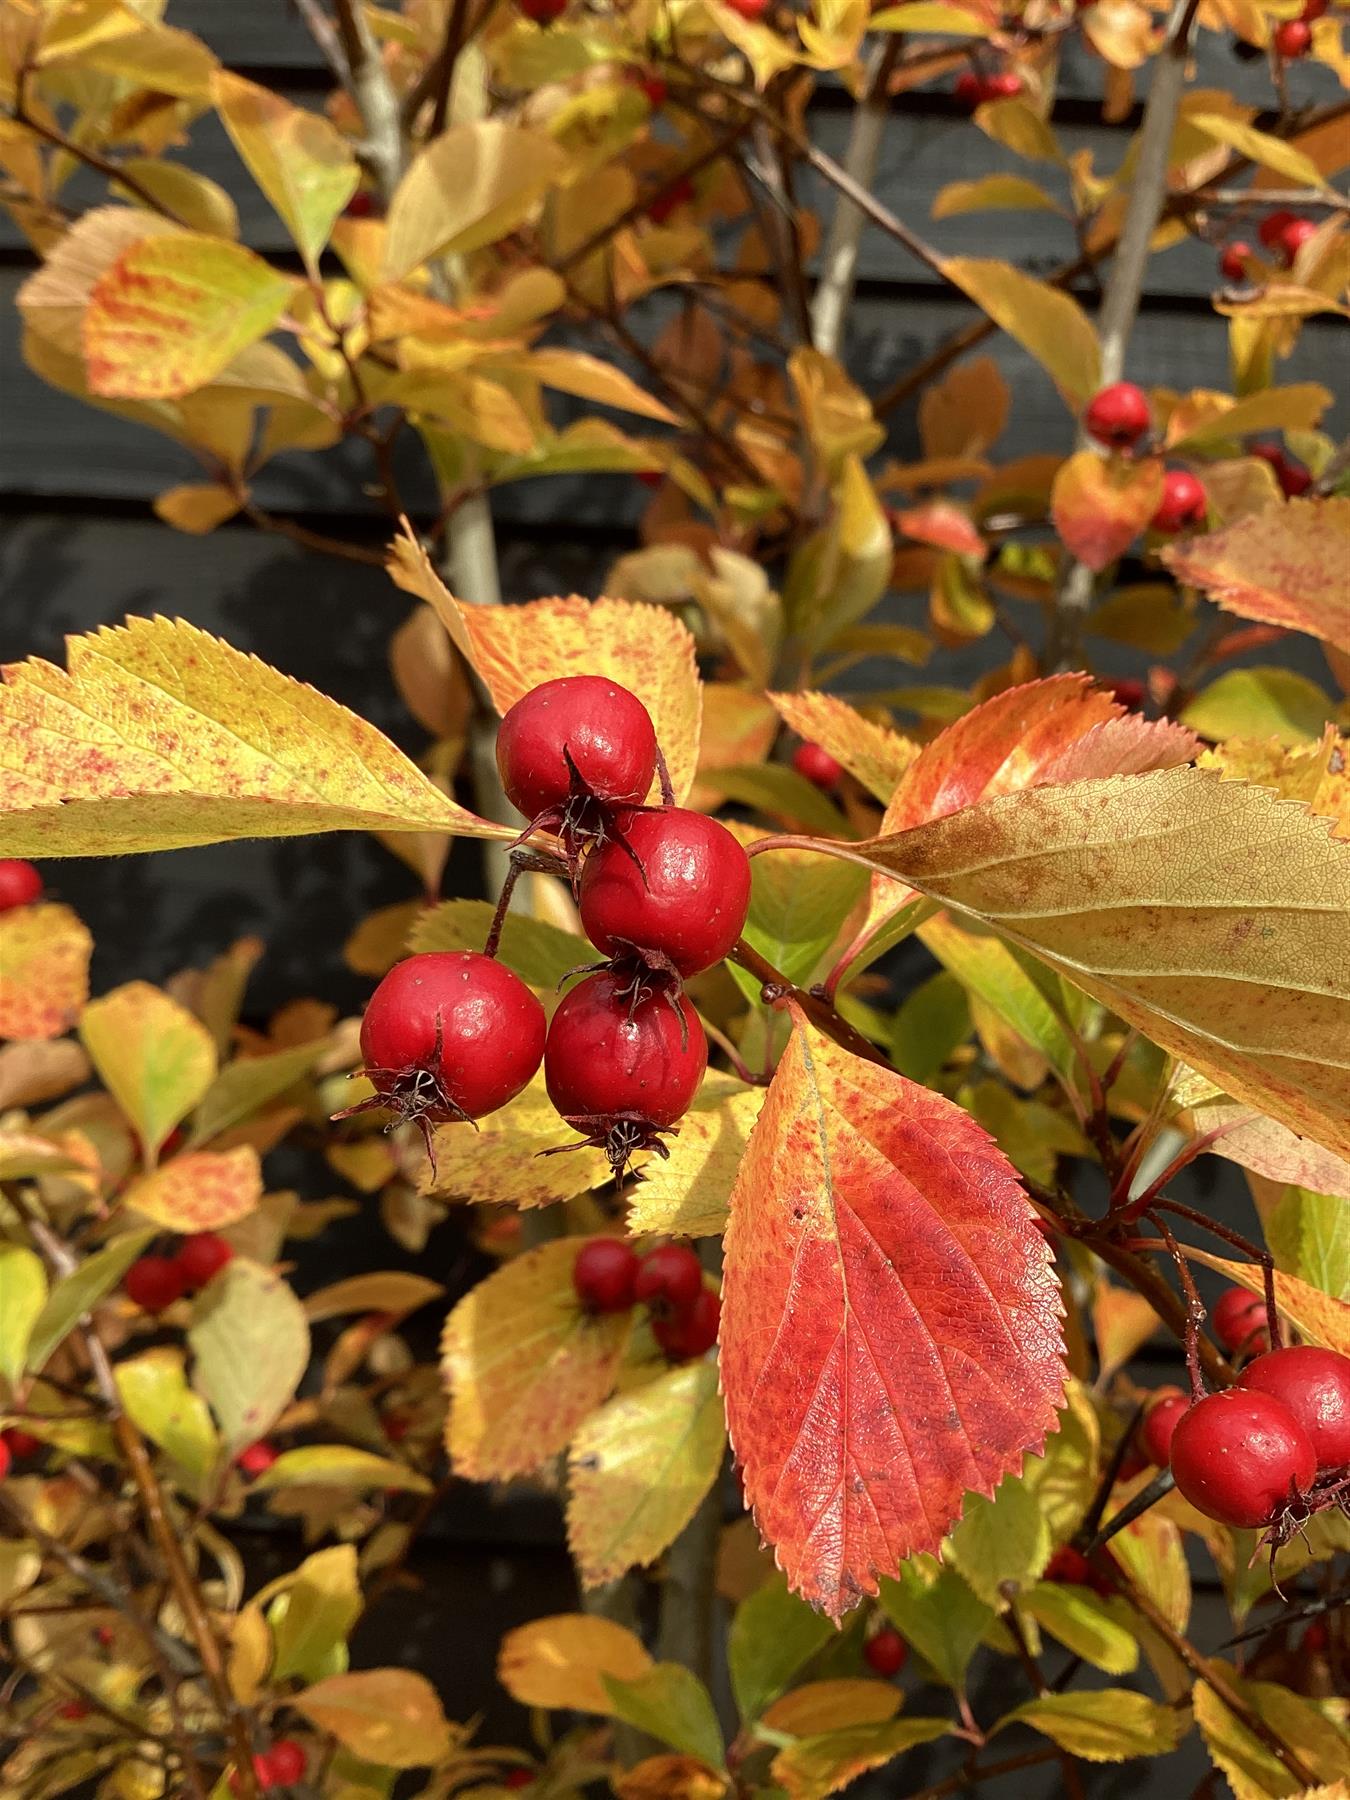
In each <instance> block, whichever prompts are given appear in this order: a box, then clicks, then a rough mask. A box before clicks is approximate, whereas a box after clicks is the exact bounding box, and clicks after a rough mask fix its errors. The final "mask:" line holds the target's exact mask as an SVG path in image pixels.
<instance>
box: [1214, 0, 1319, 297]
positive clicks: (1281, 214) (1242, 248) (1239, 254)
mask: <svg viewBox="0 0 1350 1800" xmlns="http://www.w3.org/2000/svg"><path fill="white" fill-rule="evenodd" d="M1293 22H1294V23H1297V21H1293ZM1256 235H1257V236H1258V237H1259V238H1260V240H1261V242H1262V244H1263V245H1264V246H1265V248H1266V249H1267V250H1268V251H1269V252H1270V254H1271V256H1272V257H1274V259H1275V261H1276V262H1277V263H1278V264H1279V265H1280V267H1281V268H1284V269H1290V268H1292V267H1293V265H1294V259H1295V258H1296V257H1297V255H1298V253H1299V251H1300V250H1301V249H1302V248H1303V246H1304V245H1305V244H1306V243H1307V242H1308V240H1309V239H1310V238H1314V237H1316V236H1317V225H1316V223H1315V221H1314V220H1312V219H1301V218H1300V217H1299V216H1298V214H1297V213H1292V212H1290V211H1288V209H1287V208H1284V207H1281V208H1279V209H1278V210H1277V211H1275V212H1269V213H1267V214H1266V216H1265V218H1264V219H1262V221H1261V223H1260V224H1259V225H1258V226H1257V228H1256ZM1255 255H1256V252H1255V251H1254V250H1253V249H1252V247H1251V245H1250V244H1249V243H1247V242H1246V241H1245V239H1242V238H1238V239H1237V240H1235V241H1234V242H1233V243H1231V244H1225V245H1224V247H1223V249H1222V251H1221V252H1220V254H1219V273H1220V274H1221V275H1222V276H1223V278H1224V280H1225V281H1246V279H1247V265H1248V263H1249V262H1250V261H1251V259H1252V258H1253V257H1254V256H1255Z"/></svg>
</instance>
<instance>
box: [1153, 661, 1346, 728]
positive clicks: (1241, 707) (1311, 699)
mask: <svg viewBox="0 0 1350 1800" xmlns="http://www.w3.org/2000/svg"><path fill="white" fill-rule="evenodd" d="M1331 713H1332V705H1331V700H1330V698H1329V697H1328V695H1327V694H1326V692H1325V690H1324V689H1322V688H1320V687H1318V685H1317V683H1316V682H1315V681H1309V680H1308V678H1307V676H1306V675H1300V674H1298V673H1297V672H1296V671H1295V670H1293V669H1284V668H1281V667H1279V665H1278V664H1273V663H1272V664H1266V665H1264V666H1261V667H1258V668H1253V669H1228V670H1225V672H1224V673H1223V674H1222V675H1220V676H1218V678H1217V679H1216V680H1214V681H1211V682H1210V684H1209V686H1208V687H1207V688H1204V689H1202V690H1201V692H1200V693H1198V694H1197V695H1196V696H1195V698H1194V700H1191V701H1189V702H1188V704H1187V705H1186V706H1185V707H1184V708H1183V709H1182V711H1181V714H1180V721H1181V723H1182V724H1183V725H1189V726H1190V728H1191V730H1192V731H1198V732H1199V733H1200V735H1201V736H1202V737H1207V738H1212V739H1213V740H1214V741H1215V742H1216V743H1217V742H1220V741H1221V740H1222V739H1224V738H1255V739H1257V740H1258V741H1263V740H1265V739H1267V738H1274V739H1275V740H1276V742H1277V743H1279V744H1282V745H1283V746H1284V748H1285V749H1286V750H1291V749H1293V748H1294V747H1295V746H1296V745H1299V744H1311V743H1313V742H1315V740H1316V739H1318V738H1320V737H1321V735H1322V732H1323V730H1324V729H1325V727H1326V723H1327V721H1328V719H1329V718H1330V717H1331Z"/></svg>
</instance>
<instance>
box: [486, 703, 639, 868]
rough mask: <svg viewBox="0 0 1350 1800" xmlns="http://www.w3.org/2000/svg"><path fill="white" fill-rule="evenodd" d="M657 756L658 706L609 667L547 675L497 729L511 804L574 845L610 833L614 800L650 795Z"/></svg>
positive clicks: (500, 762)
mask: <svg viewBox="0 0 1350 1800" xmlns="http://www.w3.org/2000/svg"><path fill="white" fill-rule="evenodd" d="M656 761H657V749H656V731H655V729H654V728H653V726H652V721H651V714H650V713H649V712H648V711H647V709H646V707H645V706H644V705H643V704H642V702H641V701H640V700H639V699H638V697H637V695H636V694H630V693H629V691H628V689H627V688H626V687H620V685H619V683H618V682H617V681H609V680H607V679H606V678H605V677H604V676H602V675H562V676H559V678H558V679H557V680H556V681H545V682H541V683H540V685H539V686H538V687H537V688H531V690H530V692H529V693H528V694H525V695H523V696H522V697H521V698H520V699H519V700H517V701H516V703H515V705H514V706H513V707H511V708H510V709H509V710H508V711H507V714H506V717H505V718H504V719H503V720H502V722H501V727H500V729H499V730H498V732H497V768H498V770H499V772H500V774H501V778H502V786H503V788H505V790H506V796H507V798H508V799H509V800H510V802H511V804H512V806H514V807H515V808H516V810H517V811H518V812H522V813H524V815H525V817H526V818H527V819H529V821H530V823H531V825H532V826H542V827H544V828H545V829H546V830H549V831H556V832H557V833H559V835H560V836H561V837H562V838H563V840H564V842H565V843H566V844H567V845H568V846H569V849H571V850H575V848H576V846H577V845H578V844H580V843H581V842H583V841H584V840H585V839H587V838H590V837H603V836H605V835H606V825H607V822H608V819H609V817H610V810H611V809H612V808H613V807H616V806H633V805H636V804H638V803H639V802H641V801H643V800H645V799H646V798H647V790H648V789H649V788H650V787H651V785H652V778H653V776H654V775H655V774H656Z"/></svg>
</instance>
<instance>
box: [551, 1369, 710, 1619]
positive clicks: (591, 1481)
mask: <svg viewBox="0 0 1350 1800" xmlns="http://www.w3.org/2000/svg"><path fill="white" fill-rule="evenodd" d="M725 1448H726V1426H725V1424H724V1422H723V1418H722V1401H721V1398H720V1396H719V1395H718V1392H717V1369H716V1366H715V1364H713V1363H710V1362H706V1361H704V1360H702V1359H700V1360H698V1361H696V1362H691V1363H685V1364H684V1365H682V1366H681V1367H679V1368H674V1369H669V1370H667V1371H666V1373H665V1374H663V1375H658V1376H657V1378H656V1380H655V1381H649V1382H646V1383H645V1384H644V1385H643V1386H642V1387H639V1388H634V1389H633V1390H632V1391H631V1392H629V1393H626V1394H620V1395H618V1396H617V1397H616V1398H615V1399H613V1400H611V1401H609V1402H608V1404H607V1405H605V1406H602V1407H601V1408H600V1409H599V1411H597V1412H594V1413H592V1414H591V1416H590V1418H589V1419H587V1420H586V1422H585V1423H584V1424H583V1426H582V1427H581V1430H580V1431H579V1432H578V1433H577V1434H576V1436H575V1437H574V1438H573V1440H572V1447H571V1452H570V1455H569V1458H568V1476H569V1482H568V1500H567V1543H568V1548H569V1549H570V1550H571V1552H572V1556H573V1558H574V1560H575V1561H576V1565H577V1569H578V1572H579V1573H580V1576H581V1580H582V1583H583V1585H585V1586H586V1587H598V1586H600V1585H601V1584H602V1583H604V1582H606V1581H615V1580H617V1579H618V1577H619V1576H620V1575H622V1574H624V1573H625V1572H626V1571H627V1570H629V1569H631V1568H634V1567H637V1566H640V1565H644V1564H646V1563H650V1562H654V1561H655V1560H656V1558H657V1557H658V1556H660V1554H661V1552H662V1551H663V1550H665V1549H666V1548H667V1547H668V1546H669V1545H670V1544H672V1543H673V1542H674V1541H675V1538H676V1537H677V1536H678V1535H679V1533H680V1532H681V1531H683V1529H684V1527H685V1526H686V1525H687V1524H688V1523H689V1521H690V1519H691V1518H692V1517H693V1516H694V1511H695V1509H696V1508H697V1506H698V1504H699V1502H700V1501H701V1500H702V1498H703V1496H704V1495H705V1494H706V1493H707V1492H708V1489H709V1488H710V1487H711V1486H712V1484H713V1482H714V1481H715V1480H716V1479H717V1476H718V1472H719V1471H720V1469H721V1467H722V1454H723V1451H724V1450H725Z"/></svg>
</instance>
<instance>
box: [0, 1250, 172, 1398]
mask: <svg viewBox="0 0 1350 1800" xmlns="http://www.w3.org/2000/svg"><path fill="white" fill-rule="evenodd" d="M155 1236H156V1231H155V1228H154V1227H147V1228H146V1230H144V1231H126V1232H123V1233H122V1234H121V1235H120V1236H118V1237H115V1238H114V1239H113V1241H112V1242H111V1243H110V1244H105V1245H104V1246H103V1248H102V1249H101V1250H96V1251H95V1252H94V1254H93V1255H92V1256H86V1257H85V1258H84V1260H83V1261H82V1262H81V1263H80V1264H79V1266H78V1268H76V1269H74V1270H72V1271H71V1273H70V1274H69V1275H65V1276H63V1277H62V1278H61V1280H60V1281H58V1282H57V1283H56V1285H55V1287H54V1288H53V1289H52V1291H51V1293H50V1294H49V1295H48V1296H47V1300H46V1303H45V1304H44V1306H43V1308H42V1311H41V1312H40V1313H39V1314H38V1317H37V1323H36V1324H35V1325H34V1326H33V1331H32V1335H31V1336H30V1338H29V1340H28V1366H29V1368H30V1369H35V1370H39V1371H40V1370H41V1369H42V1368H43V1367H44V1366H45V1364H46V1362H47V1358H48V1357H49V1356H50V1355H51V1353H52V1351H53V1350H55V1349H56V1347H57V1345H58V1344H59V1343H61V1342H62V1341H63V1340H64V1338H65V1337H66V1334H67V1333H68V1332H70V1331H73V1330H74V1328H75V1326H76V1325H77V1324H78V1322H79V1320H80V1319H81V1318H82V1317H83V1315H84V1314H85V1313H87V1312H92V1310H93V1309H94V1307H95V1306H97V1304H98V1302H99V1301H100V1300H102V1299H103V1297H104V1295H105V1294H109V1293H111V1292H112V1290H113V1288H115V1287H116V1286H117V1284H118V1282H119V1281H120V1280H121V1279H122V1277H123V1275H125V1274H126V1272H127V1270H128V1269H129V1268H130V1267H131V1265H132V1263H134V1262H135V1260H136V1258H137V1257H138V1256H139V1255H140V1254H141V1252H142V1250H144V1249H145V1247H146V1245H147V1244H148V1243H149V1242H150V1240H151V1239H152V1238H153V1237H155Z"/></svg>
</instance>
